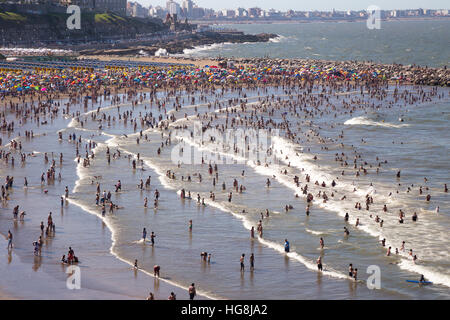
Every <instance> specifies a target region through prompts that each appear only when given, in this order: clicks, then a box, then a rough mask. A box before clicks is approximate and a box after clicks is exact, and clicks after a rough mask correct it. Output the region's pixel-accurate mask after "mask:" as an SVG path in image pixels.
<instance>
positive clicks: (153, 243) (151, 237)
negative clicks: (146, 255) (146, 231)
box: [150, 231, 156, 246]
mask: <svg viewBox="0 0 450 320" xmlns="http://www.w3.org/2000/svg"><path fill="white" fill-rule="evenodd" d="M155 237H156V235H155V233H154V232H153V231H152V234H151V235H150V240H151V241H152V246H154V245H155Z"/></svg>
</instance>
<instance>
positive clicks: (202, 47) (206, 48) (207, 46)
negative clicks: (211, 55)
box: [183, 42, 233, 55]
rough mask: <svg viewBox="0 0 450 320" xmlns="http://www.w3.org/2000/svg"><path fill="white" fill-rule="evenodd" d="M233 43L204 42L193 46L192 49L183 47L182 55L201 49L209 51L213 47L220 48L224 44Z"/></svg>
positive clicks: (193, 53)
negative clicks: (204, 43)
mask: <svg viewBox="0 0 450 320" xmlns="http://www.w3.org/2000/svg"><path fill="white" fill-rule="evenodd" d="M230 44H233V43H231V42H222V43H213V44H206V45H201V46H195V47H194V48H192V49H184V50H183V55H195V54H198V53H200V52H203V51H209V50H214V49H219V48H222V47H223V46H224V45H230Z"/></svg>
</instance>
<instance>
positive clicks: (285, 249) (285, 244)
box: [284, 239, 289, 252]
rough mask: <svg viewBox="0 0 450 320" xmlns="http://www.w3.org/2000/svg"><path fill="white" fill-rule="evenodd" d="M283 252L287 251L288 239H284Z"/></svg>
mask: <svg viewBox="0 0 450 320" xmlns="http://www.w3.org/2000/svg"><path fill="white" fill-rule="evenodd" d="M284 252H289V241H288V240H287V239H284Z"/></svg>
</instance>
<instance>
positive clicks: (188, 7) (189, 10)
mask: <svg viewBox="0 0 450 320" xmlns="http://www.w3.org/2000/svg"><path fill="white" fill-rule="evenodd" d="M181 9H182V11H183V15H184V16H185V17H189V18H190V17H192V15H193V11H194V2H193V1H192V0H184V1H183V3H182V5H181Z"/></svg>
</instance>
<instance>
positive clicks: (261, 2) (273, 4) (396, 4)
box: [129, 0, 450, 11]
mask: <svg viewBox="0 0 450 320" xmlns="http://www.w3.org/2000/svg"><path fill="white" fill-rule="evenodd" d="M129 1H130V0H129ZM134 1H136V0H134ZM175 1H176V2H178V3H179V4H181V3H182V0H175ZM193 1H194V3H196V4H197V5H198V6H200V7H204V8H213V9H235V8H238V7H243V8H250V7H260V8H262V9H271V8H273V9H277V10H282V11H286V10H287V9H293V10H327V11H331V10H332V9H333V8H334V9H336V10H364V9H367V7H369V6H370V5H376V6H378V7H380V8H381V9H382V10H390V9H417V8H426V9H449V8H450V5H449V1H448V0H312V1H311V0H308V1H306V0H227V1H220V0H193ZM137 2H139V3H140V4H142V5H144V6H147V7H148V5H150V4H151V5H153V6H155V5H160V6H163V7H165V4H166V0H137Z"/></svg>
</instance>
